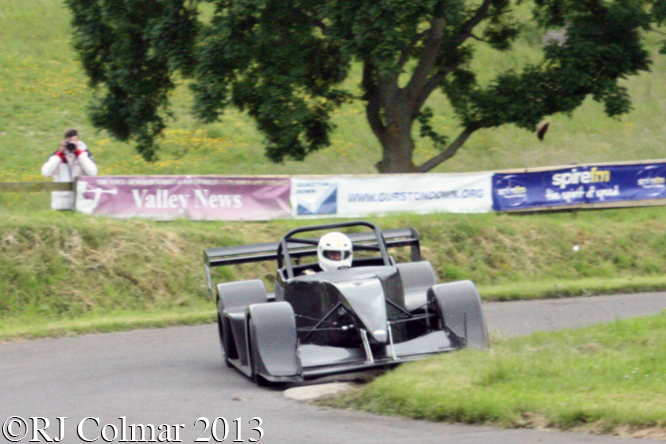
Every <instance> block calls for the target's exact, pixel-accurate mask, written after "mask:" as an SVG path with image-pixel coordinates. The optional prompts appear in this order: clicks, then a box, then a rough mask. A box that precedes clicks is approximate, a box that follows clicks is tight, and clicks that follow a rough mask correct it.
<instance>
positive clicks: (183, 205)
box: [76, 176, 291, 220]
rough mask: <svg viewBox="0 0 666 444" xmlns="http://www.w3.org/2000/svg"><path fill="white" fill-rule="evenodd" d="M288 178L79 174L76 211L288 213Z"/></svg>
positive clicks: (251, 216)
mask: <svg viewBox="0 0 666 444" xmlns="http://www.w3.org/2000/svg"><path fill="white" fill-rule="evenodd" d="M290 189H291V180H290V179H289V178H287V177H268V176H266V177H235V176H234V177H230V176H84V177H80V178H79V179H78V181H77V190H76V210H77V211H79V212H82V213H86V214H99V215H105V216H111V217H118V218H130V217H138V218H145V219H156V220H172V219H177V218H185V219H191V220H268V219H276V218H289V217H291V208H290V206H289V194H290Z"/></svg>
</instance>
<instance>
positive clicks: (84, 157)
mask: <svg viewBox="0 0 666 444" xmlns="http://www.w3.org/2000/svg"><path fill="white" fill-rule="evenodd" d="M76 144H77V145H78V148H79V150H81V151H83V152H82V153H80V154H79V156H78V157H77V156H76V154H74V153H73V152H71V151H67V150H65V151H64V153H65V157H66V158H67V162H65V161H63V160H62V159H61V158H60V156H58V155H57V154H56V153H57V151H56V153H53V154H52V155H51V157H49V159H48V160H47V161H46V163H45V164H44V165H42V174H43V175H44V176H46V177H53V180H54V182H73V181H74V179H76V178H77V177H79V176H95V175H96V174H97V165H96V164H95V161H94V160H93V158H92V155H90V153H89V152H88V147H87V146H86V144H85V143H84V142H82V141H80V140H79V141H77V142H76ZM51 208H53V209H54V210H73V209H74V191H53V192H52V193H51Z"/></svg>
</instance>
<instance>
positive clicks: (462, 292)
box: [428, 281, 488, 349]
mask: <svg viewBox="0 0 666 444" xmlns="http://www.w3.org/2000/svg"><path fill="white" fill-rule="evenodd" d="M428 300H434V301H435V302H436V305H437V310H438V311H439V314H440V316H441V318H442V320H443V322H444V325H445V326H446V327H447V328H448V329H450V330H451V331H452V332H453V333H454V334H455V335H456V336H458V337H461V338H465V343H466V345H467V346H468V347H471V348H478V349H486V348H488V330H487V327H486V320H485V318H484V316H483V310H482V309H481V298H480V296H479V292H478V290H477V289H476V286H475V285H474V283H473V282H472V281H460V282H450V283H447V284H439V285H433V286H432V287H431V288H430V289H429V290H428Z"/></svg>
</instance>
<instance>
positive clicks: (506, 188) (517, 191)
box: [495, 175, 527, 207]
mask: <svg viewBox="0 0 666 444" xmlns="http://www.w3.org/2000/svg"><path fill="white" fill-rule="evenodd" d="M495 193H497V196H498V197H500V198H502V200H503V201H504V204H505V205H506V206H509V207H517V206H520V205H521V204H522V203H523V202H525V201H526V200H527V187H526V186H525V185H524V184H523V183H522V181H520V179H519V178H518V177H517V176H514V175H510V176H502V177H500V179H499V180H497V182H495Z"/></svg>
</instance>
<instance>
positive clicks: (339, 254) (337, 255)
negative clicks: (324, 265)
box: [323, 250, 351, 261]
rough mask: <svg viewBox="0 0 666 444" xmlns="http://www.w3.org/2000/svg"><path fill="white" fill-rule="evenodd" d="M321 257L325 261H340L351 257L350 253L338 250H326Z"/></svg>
mask: <svg viewBox="0 0 666 444" xmlns="http://www.w3.org/2000/svg"><path fill="white" fill-rule="evenodd" d="M323 255H324V257H325V258H326V259H330V260H332V261H341V260H344V259H348V258H349V256H351V251H339V250H326V251H324V252H323Z"/></svg>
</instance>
